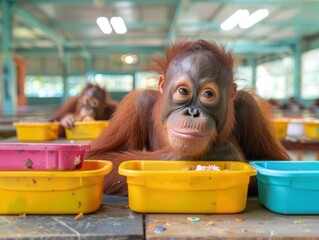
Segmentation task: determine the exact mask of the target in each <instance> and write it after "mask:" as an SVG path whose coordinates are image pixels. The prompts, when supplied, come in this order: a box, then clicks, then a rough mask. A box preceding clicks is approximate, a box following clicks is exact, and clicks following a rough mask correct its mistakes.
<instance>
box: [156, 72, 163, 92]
mask: <svg viewBox="0 0 319 240" xmlns="http://www.w3.org/2000/svg"><path fill="white" fill-rule="evenodd" d="M163 83H164V76H163V75H160V76H159V79H158V85H157V88H158V91H159V92H160V93H161V94H163Z"/></svg>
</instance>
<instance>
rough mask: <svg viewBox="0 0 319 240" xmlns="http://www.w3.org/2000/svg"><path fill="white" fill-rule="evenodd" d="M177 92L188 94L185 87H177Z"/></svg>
mask: <svg viewBox="0 0 319 240" xmlns="http://www.w3.org/2000/svg"><path fill="white" fill-rule="evenodd" d="M178 92H179V93H180V94H181V95H184V96H186V95H189V92H188V91H187V89H186V88H183V87H181V88H179V89H178Z"/></svg>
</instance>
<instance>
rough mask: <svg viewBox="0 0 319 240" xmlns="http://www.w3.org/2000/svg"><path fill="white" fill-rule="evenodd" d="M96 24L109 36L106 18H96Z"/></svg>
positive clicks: (109, 26)
mask: <svg viewBox="0 0 319 240" xmlns="http://www.w3.org/2000/svg"><path fill="white" fill-rule="evenodd" d="M96 23H97V25H99V27H100V28H101V30H102V32H103V33H105V34H110V33H111V32H112V27H111V24H110V22H109V20H108V19H107V18H106V17H99V18H97V19H96Z"/></svg>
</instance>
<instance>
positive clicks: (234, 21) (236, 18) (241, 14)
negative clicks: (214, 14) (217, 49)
mask: <svg viewBox="0 0 319 240" xmlns="http://www.w3.org/2000/svg"><path fill="white" fill-rule="evenodd" d="M248 16H249V11H248V10H246V9H239V10H237V11H236V12H235V13H234V14H233V15H231V16H230V17H229V18H227V19H226V20H225V21H224V22H222V24H221V25H220V28H221V29H223V30H225V31H228V30H231V29H233V28H234V27H236V26H237V25H238V24H239V23H240V22H241V21H242V20H243V19H245V18H247V17H248Z"/></svg>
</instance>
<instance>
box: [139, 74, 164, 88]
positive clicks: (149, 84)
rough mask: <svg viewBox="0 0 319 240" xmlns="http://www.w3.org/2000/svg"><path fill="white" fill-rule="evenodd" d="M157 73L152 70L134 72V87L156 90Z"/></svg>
mask: <svg viewBox="0 0 319 240" xmlns="http://www.w3.org/2000/svg"><path fill="white" fill-rule="evenodd" d="M158 78H159V76H158V74H156V73H152V72H137V73H136V74H135V88H136V89H154V90H157V84H158Z"/></svg>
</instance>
